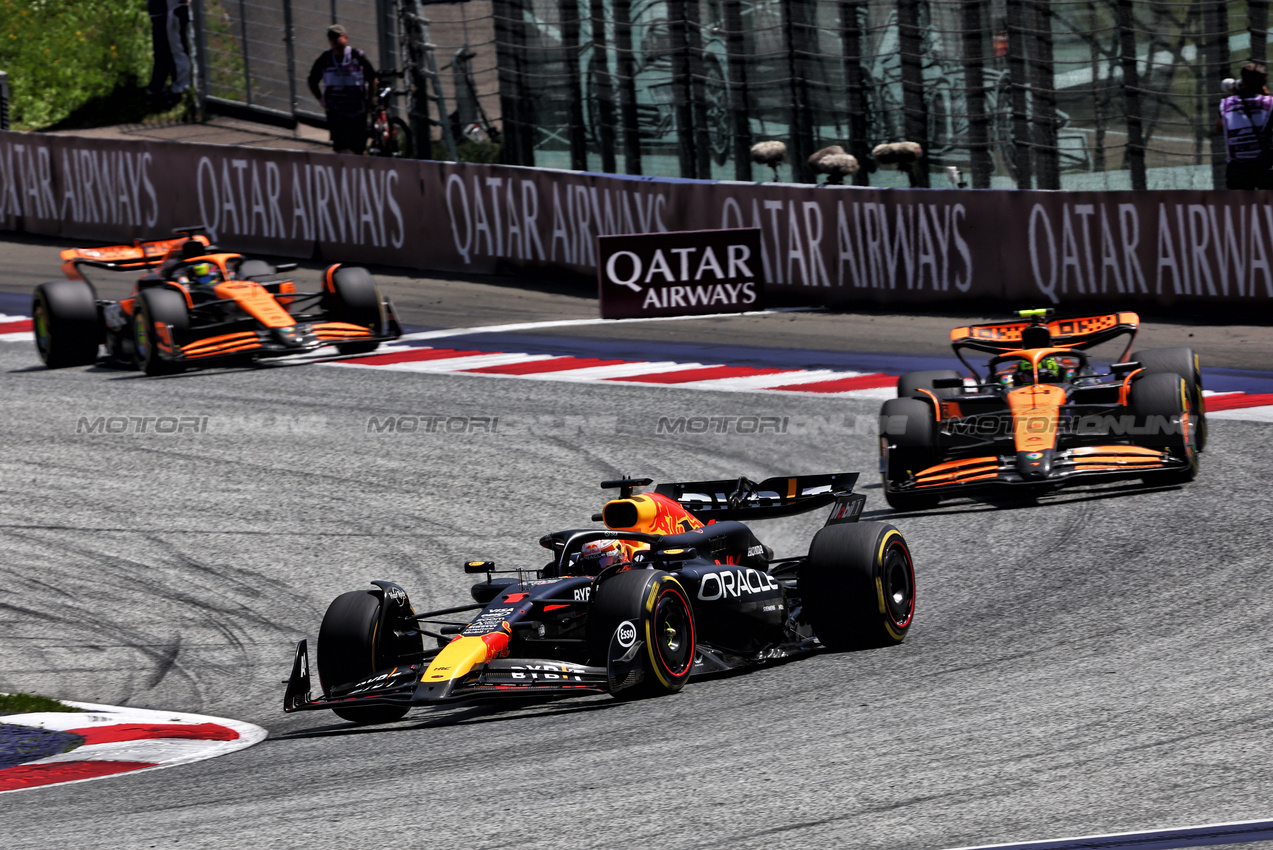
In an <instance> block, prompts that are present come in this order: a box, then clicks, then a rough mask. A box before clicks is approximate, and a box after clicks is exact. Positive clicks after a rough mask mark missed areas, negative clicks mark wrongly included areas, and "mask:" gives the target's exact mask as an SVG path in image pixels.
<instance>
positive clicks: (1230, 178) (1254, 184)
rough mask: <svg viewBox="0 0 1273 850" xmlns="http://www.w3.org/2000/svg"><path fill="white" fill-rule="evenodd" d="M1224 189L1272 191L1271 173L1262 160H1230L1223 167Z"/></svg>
mask: <svg viewBox="0 0 1273 850" xmlns="http://www.w3.org/2000/svg"><path fill="white" fill-rule="evenodd" d="M1224 188H1226V189H1273V171H1270V170H1269V164H1268V163H1267V162H1264V161H1262V160H1258V159H1257V160H1244V159H1235V160H1230V161H1229V162H1228V163H1226V164H1225V166H1224Z"/></svg>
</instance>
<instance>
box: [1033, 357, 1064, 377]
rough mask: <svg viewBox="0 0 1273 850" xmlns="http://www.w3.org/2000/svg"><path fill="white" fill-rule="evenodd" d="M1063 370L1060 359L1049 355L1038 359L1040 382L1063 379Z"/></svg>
mask: <svg viewBox="0 0 1273 850" xmlns="http://www.w3.org/2000/svg"><path fill="white" fill-rule="evenodd" d="M1064 372H1065V369H1064V368H1063V367H1062V366H1061V361H1060V360H1057V359H1056V358H1055V357H1052V356H1051V355H1049V356H1047V357H1044V358H1043V359H1042V360H1040V361H1039V382H1040V383H1043V384H1055V383H1057V382H1059V381H1061V380H1062V379H1063V376H1064Z"/></svg>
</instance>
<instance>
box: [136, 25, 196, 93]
mask: <svg viewBox="0 0 1273 850" xmlns="http://www.w3.org/2000/svg"><path fill="white" fill-rule="evenodd" d="M146 13H147V14H148V15H150V36H151V42H152V46H153V50H154V56H155V59H154V65H153V66H152V67H151V71H150V85H148V86H147V87H146V94H147V95H148V96H149V97H150V99H151V100H152V101H154V102H155V103H158V104H159V105H161V106H163V107H164V108H167V107H170V106H173V105H174V104H176V103H177V101H179V100H181V95H182V94H183V93H184V92H185V91H186V89H188V88H190V42H189V41H188V40H187V36H186V29H187V28H188V27H189V25H190V3H189V2H188V0H146ZM169 77H172V86H171V87H167V86H166V85H165V84H166V83H167V81H168V78H169Z"/></svg>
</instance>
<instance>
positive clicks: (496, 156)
mask: <svg viewBox="0 0 1273 850" xmlns="http://www.w3.org/2000/svg"><path fill="white" fill-rule="evenodd" d="M0 2H3V0H0ZM503 150H504V146H503V145H501V144H500V143H499V142H474V141H471V140H469V139H461V140H460V141H459V142H458V143H457V144H456V146H455V155H456V160H457V161H458V162H487V163H498V162H500V161H501V160H500V156H501V155H502V153H503ZM433 158H434V159H436V160H442V161H445V160H448V159H450V158H451V157H449V156H448V155H447V152H446V145H445V144H443V143H442V142H441V141H434V142H433Z"/></svg>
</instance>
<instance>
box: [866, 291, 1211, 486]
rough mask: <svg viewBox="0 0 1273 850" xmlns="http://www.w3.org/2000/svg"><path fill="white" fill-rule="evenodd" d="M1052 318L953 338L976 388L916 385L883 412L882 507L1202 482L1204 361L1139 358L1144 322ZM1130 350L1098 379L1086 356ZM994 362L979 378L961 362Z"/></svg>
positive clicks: (971, 330) (1183, 352)
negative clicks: (1103, 484)
mask: <svg viewBox="0 0 1273 850" xmlns="http://www.w3.org/2000/svg"><path fill="white" fill-rule="evenodd" d="M1051 314H1052V311H1051V310H1022V311H1020V313H1019V314H1018V318H1017V319H1014V320H1010V321H1004V322H995V323H991V324H985V325H975V326H971V327H962V328H955V329H954V330H952V331H951V332H950V338H951V344H952V347H953V348H954V350H955V354H956V356H958V357H959V359H960V361H961V362H962V363H963V364H964V365H965V366H966V367H967V368H968V370H969V372H971V373H972V375H973V380H972V382H967V381H965V380H964V378H963V377H962V376H961V375H960V374H959V373H958V372H956V371H954V370H942V371H927V372H912V373H910V374H908V375H903V376H902V377H901V378H900V379H898V382H897V394H898V398H896V399H890V400H888V401H886V402H884V407H883V409H882V410H881V412H880V472H881V474H882V475H883V478H884V496H885V498H886V499H887V500H888V503H889V504H890V505H891V506H893V507H894V508H896V509H898V510H914V509H921V508H927V507H932V506H933V505H935V504H937V502H938V501H939V500H940V499H942V498H944V497H952V496H958V495H966V494H972V493H975V492H978V491H984V490H986V489H990V488H1003V487H1019V488H1027V489H1030V490H1047V489H1051V488H1054V487H1058V486H1061V485H1063V484H1066V483H1069V482H1073V481H1078V480H1091V479H1099V478H1105V479H1109V478H1140V479H1143V480H1144V481H1145V482H1146V483H1149V484H1179V483H1183V482H1187V481H1191V480H1193V477H1194V476H1195V475H1196V474H1197V471H1198V453H1199V452H1201V451H1202V450H1203V448H1204V447H1205V445H1206V435H1207V431H1206V415H1205V409H1204V406H1203V405H1204V402H1203V395H1202V373H1201V370H1200V367H1199V363H1198V356H1197V355H1196V354H1194V352H1193V350H1192V349H1189V348H1164V349H1152V350H1146V351H1138V352H1136V353H1134V354H1131V356H1130V357H1128V354H1129V352H1131V348H1132V345H1133V344H1134V342H1135V337H1136V332H1137V329H1138V328H1139V326H1140V318H1139V317H1138V316H1137V315H1136V314H1135V313H1111V314H1108V315H1099V316H1086V317H1081V318H1072V319H1055V318H1052V319H1050V318H1049V317H1050V316H1051ZM1123 336H1126V337H1128V340H1127V346H1126V348H1125V349H1124V350H1123V352H1122V355H1121V357H1120V358H1119V362H1116V363H1113V364H1112V365H1110V366H1109V367H1108V368H1107V369H1101V368H1099V367H1098V365H1097V364H1096V363H1095V362H1093V361H1092V360H1091V359H1089V356H1088V354H1087V353H1086V349H1089V348H1092V347H1094V346H1097V345H1100V344H1102V343H1105V342H1109V341H1111V340H1114V339H1118V338H1119V337H1123ZM967 351H977V352H984V353H986V354H989V355H991V356H990V358H989V359H988V360H987V362H986V363H985V365H984V366H983V367H982V369H981V370H980V371H979V370H978V369H976V368H974V367H973V366H972V365H971V364H970V363H969V362H968V361H967V360H966V359H965V358H964V352H967Z"/></svg>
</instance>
